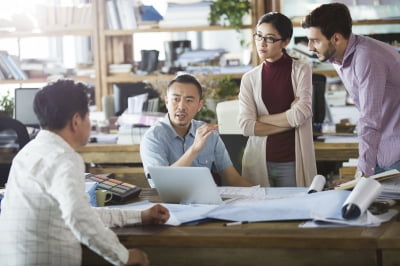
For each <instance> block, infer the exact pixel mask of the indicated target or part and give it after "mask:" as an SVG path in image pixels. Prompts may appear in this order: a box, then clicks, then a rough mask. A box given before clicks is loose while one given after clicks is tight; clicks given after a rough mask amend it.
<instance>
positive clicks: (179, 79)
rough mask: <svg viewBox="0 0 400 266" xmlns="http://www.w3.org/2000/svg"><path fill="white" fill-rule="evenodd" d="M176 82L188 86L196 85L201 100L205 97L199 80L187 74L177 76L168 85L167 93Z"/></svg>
mask: <svg viewBox="0 0 400 266" xmlns="http://www.w3.org/2000/svg"><path fill="white" fill-rule="evenodd" d="M175 82H178V83H188V84H193V85H195V86H196V88H197V91H198V92H199V96H200V99H201V98H202V97H203V88H202V87H201V85H200V82H199V81H198V80H197V78H196V77H195V76H193V75H191V74H187V73H184V74H178V75H176V77H175V78H174V79H173V80H171V81H170V82H169V83H168V86H167V93H168V90H169V88H170V87H171V86H172V84H174V83H175Z"/></svg>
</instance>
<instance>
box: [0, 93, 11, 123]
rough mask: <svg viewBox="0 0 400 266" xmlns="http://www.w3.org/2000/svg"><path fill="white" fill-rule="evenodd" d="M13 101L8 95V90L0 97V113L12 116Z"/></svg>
mask: <svg viewBox="0 0 400 266" xmlns="http://www.w3.org/2000/svg"><path fill="white" fill-rule="evenodd" d="M13 112H14V101H13V99H12V98H11V96H10V92H7V93H6V94H5V95H3V96H1V97H0V115H6V116H9V117H12V116H13Z"/></svg>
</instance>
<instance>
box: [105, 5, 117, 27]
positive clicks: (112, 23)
mask: <svg viewBox="0 0 400 266" xmlns="http://www.w3.org/2000/svg"><path fill="white" fill-rule="evenodd" d="M105 8H106V17H107V25H108V28H109V29H111V30H119V29H121V21H120V18H119V15H118V11H117V4H116V0H107V1H106V6H105Z"/></svg>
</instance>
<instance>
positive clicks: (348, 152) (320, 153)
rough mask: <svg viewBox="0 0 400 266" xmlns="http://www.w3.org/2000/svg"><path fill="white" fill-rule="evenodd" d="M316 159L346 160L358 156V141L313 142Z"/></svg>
mask: <svg viewBox="0 0 400 266" xmlns="http://www.w3.org/2000/svg"><path fill="white" fill-rule="evenodd" d="M314 149H315V158H316V160H317V161H348V160H349V159H350V158H358V143H325V142H321V141H315V142H314Z"/></svg>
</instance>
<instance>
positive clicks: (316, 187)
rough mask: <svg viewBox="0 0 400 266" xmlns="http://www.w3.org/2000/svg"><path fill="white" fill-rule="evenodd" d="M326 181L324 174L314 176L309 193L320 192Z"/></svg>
mask: <svg viewBox="0 0 400 266" xmlns="http://www.w3.org/2000/svg"><path fill="white" fill-rule="evenodd" d="M325 183H326V178H325V176H323V175H316V176H314V178H313V181H312V182H311V185H310V187H309V188H308V191H307V193H308V194H310V193H314V192H320V191H321V190H322V189H323V188H324V186H325Z"/></svg>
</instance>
